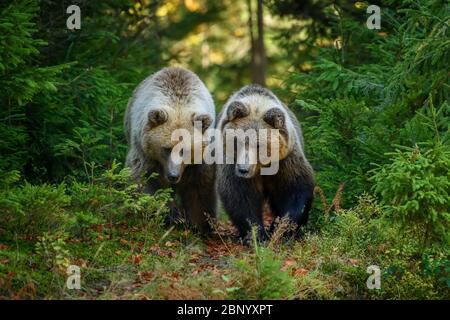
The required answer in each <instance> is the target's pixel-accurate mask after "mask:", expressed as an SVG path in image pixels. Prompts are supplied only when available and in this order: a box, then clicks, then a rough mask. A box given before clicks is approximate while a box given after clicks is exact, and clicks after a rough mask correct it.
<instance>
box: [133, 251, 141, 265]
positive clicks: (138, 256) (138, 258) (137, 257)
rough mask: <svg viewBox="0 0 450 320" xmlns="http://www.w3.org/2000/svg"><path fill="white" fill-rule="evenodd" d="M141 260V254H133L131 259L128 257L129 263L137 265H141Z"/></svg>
mask: <svg viewBox="0 0 450 320" xmlns="http://www.w3.org/2000/svg"><path fill="white" fill-rule="evenodd" d="M141 260H142V254H140V253H139V254H133V255H132V256H131V257H130V261H131V262H132V263H134V264H139V263H141Z"/></svg>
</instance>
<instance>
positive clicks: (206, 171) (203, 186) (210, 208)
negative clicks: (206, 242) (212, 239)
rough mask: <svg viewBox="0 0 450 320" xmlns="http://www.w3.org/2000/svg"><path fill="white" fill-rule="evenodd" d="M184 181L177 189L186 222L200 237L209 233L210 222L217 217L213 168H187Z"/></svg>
mask: <svg viewBox="0 0 450 320" xmlns="http://www.w3.org/2000/svg"><path fill="white" fill-rule="evenodd" d="M184 175H185V176H184V178H185V181H184V183H182V184H180V186H179V187H177V192H178V194H179V195H180V198H181V202H182V205H183V208H184V210H185V214H186V217H187V219H188V221H189V222H190V223H191V224H192V225H194V226H195V227H196V228H197V229H198V231H200V232H201V234H202V235H205V236H207V235H208V234H209V233H211V225H210V222H211V220H213V219H215V218H216V216H217V195H216V190H215V168H214V167H213V166H206V165H198V166H193V167H191V168H187V169H186V172H185V174H184Z"/></svg>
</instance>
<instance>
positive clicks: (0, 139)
mask: <svg viewBox="0 0 450 320" xmlns="http://www.w3.org/2000/svg"><path fill="white" fill-rule="evenodd" d="M71 4H77V5H79V6H80V8H81V29H80V30H72V31H71V30H68V29H67V28H66V20H67V18H68V17H69V14H67V13H66V9H67V7H68V6H69V5H71ZM369 5H378V6H379V7H380V8H381V29H380V30H370V29H369V28H367V26H366V21H367V19H368V17H369V16H370V14H368V13H367V12H366V9H367V7H368V6H369ZM449 10H450V7H449V4H448V3H447V2H446V1H439V0H414V1H413V0H401V1H390V0H385V1H375V0H373V1H369V2H366V1H358V2H355V1H341V0H334V1H331V0H324V1H315V0H305V1H295V0H279V1H275V0H264V1H263V0H246V1H244V0H224V1H207V0H184V1H182V0H168V1H156V0H139V1H136V0H107V1H87V0H86V1H52V0H40V1H38V0H15V1H2V2H1V4H0V104H1V107H0V154H1V158H0V296H3V297H6V298H44V297H45V298H80V297H81V298H92V297H94V298H96V297H101V298H118V297H126V298H142V297H146V298H204V299H208V298H247V299H252V298H388V299H396V298H413V299H414V298H426V299H428V298H429V299H436V298H441V299H442V298H447V299H448V298H449V297H450V296H449V287H450V277H449V271H450V263H449V256H450V252H449V244H450V236H449V221H450V170H449V168H450V141H449V137H450V136H449V126H450V106H449V102H448V101H449V68H448V65H449V63H450V51H449V48H450V37H449V19H450V11H449ZM173 65H181V66H184V67H186V68H189V69H191V70H192V71H194V72H196V73H197V74H198V75H199V76H200V77H201V78H202V79H203V80H204V81H205V83H206V85H207V86H208V88H209V89H210V90H211V92H212V94H213V97H214V99H215V102H216V109H217V111H219V110H220V108H221V106H222V104H223V103H224V102H225V100H226V99H227V97H228V96H229V95H230V94H231V93H232V92H233V91H235V90H237V89H239V88H240V87H241V86H243V85H245V84H248V83H251V82H254V83H260V84H263V85H266V86H267V87H269V88H270V89H271V90H273V91H274V92H275V93H276V94H277V95H279V97H280V98H281V99H282V100H283V101H284V102H285V103H286V104H287V105H288V106H289V107H290V108H291V110H293V111H294V112H295V113H296V114H297V115H298V118H299V120H300V122H301V123H302V127H303V131H304V137H305V142H306V155H307V157H308V158H309V160H310V162H311V163H312V165H313V167H314V169H315V171H316V179H317V185H318V187H317V188H316V201H315V203H314V209H313V214H312V217H311V221H310V223H309V225H308V227H307V236H306V237H305V239H303V240H302V241H301V242H293V241H291V242H288V243H286V242H282V241H281V240H279V239H274V240H272V243H270V244H269V245H268V246H259V245H258V244H255V247H254V248H250V249H248V248H244V249H241V248H240V249H239V250H235V249H233V248H234V246H239V244H237V243H236V240H232V239H231V238H230V239H231V240H230V239H228V238H227V239H228V240H227V239H225V240H224V237H221V238H220V241H218V242H206V243H204V242H203V241H202V240H200V239H199V238H198V237H197V236H196V235H195V234H192V233H191V232H190V231H189V230H188V229H183V230H179V229H178V228H175V229H173V228H170V229H169V230H167V228H165V227H164V226H163V224H162V223H161V220H162V219H161V216H162V215H164V211H165V209H164V207H165V203H166V202H167V201H168V199H169V198H170V196H171V194H170V190H166V191H164V192H161V193H160V194H157V195H155V196H149V195H144V194H140V193H139V191H137V190H136V188H134V187H135V186H133V185H131V186H130V185H129V183H128V172H127V170H126V169H123V166H122V164H121V163H123V161H124V157H125V152H126V147H127V146H126V141H125V138H124V134H123V126H122V119H123V115H124V111H125V108H126V104H127V101H128V99H129V97H130V96H131V93H132V91H133V89H134V88H135V87H136V86H137V85H138V84H139V82H140V81H142V80H143V79H144V78H146V77H147V76H148V75H149V74H151V73H152V72H155V71H157V70H159V69H161V68H162V67H164V66H173ZM221 224H223V225H221ZM227 226H228V224H227V221H226V219H225V218H223V219H222V221H221V222H219V226H218V230H217V232H218V233H219V234H220V233H221V232H225V234H227V232H228V229H227V228H228V227H227ZM130 230H131V231H130ZM149 230H151V232H150V231H149ZM233 241H234V242H233ZM221 250H222V251H221ZM219 253H220V256H221V257H218V256H215V254H216V255H219ZM222 256H223V257H222ZM202 259H203V260H202ZM205 259H206V260H205ZM221 259H222V260H223V261H222V260H221ZM205 261H206V262H205ZM211 261H212V262H211ZM217 261H219V262H220V263H219V262H217ZM70 264H75V265H80V266H83V268H84V270H86V271H85V272H87V274H86V275H85V277H84V278H83V281H84V282H83V284H84V285H83V287H82V289H81V290H78V291H77V290H75V291H73V290H72V291H71V290H68V289H67V288H66V287H65V282H66V274H65V272H66V271H65V270H66V268H67V266H68V265H70ZM191 264H192V265H191ZM372 264H375V265H378V266H380V268H381V270H382V285H381V289H379V290H369V289H367V288H366V285H365V283H366V278H367V277H368V276H369V275H368V274H367V273H366V268H367V266H369V265H372ZM105 268H106V269H105ZM186 268H187V269H186ZM104 270H109V271H108V272H104ZM192 274H194V275H196V276H192ZM136 279H138V280H136ZM124 283H125V284H124ZM130 283H131V284H130ZM136 283H138V284H139V285H136ZM205 284H206V286H205ZM182 293H183V294H184V295H183V294H182Z"/></svg>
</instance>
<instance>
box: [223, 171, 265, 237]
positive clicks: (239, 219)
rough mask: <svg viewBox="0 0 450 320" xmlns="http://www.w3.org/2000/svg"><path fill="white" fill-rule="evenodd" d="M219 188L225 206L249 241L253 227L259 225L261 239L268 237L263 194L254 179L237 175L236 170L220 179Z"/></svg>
mask: <svg viewBox="0 0 450 320" xmlns="http://www.w3.org/2000/svg"><path fill="white" fill-rule="evenodd" d="M219 181H220V183H219V185H218V190H219V194H220V198H221V200H222V203H223V206H224V209H225V211H226V212H227V214H228V215H229V216H230V219H231V221H232V222H233V224H234V225H235V226H236V228H237V229H238V231H239V236H240V237H241V238H242V239H243V240H244V241H245V242H247V243H249V242H250V240H251V228H252V226H256V227H257V232H258V234H257V237H258V240H259V241H265V240H267V239H268V235H267V232H266V230H265V228H264V223H263V219H262V206H263V201H264V199H263V195H262V193H261V192H260V191H259V190H258V188H257V187H256V185H255V181H254V180H253V179H245V178H240V177H236V176H235V175H234V170H231V172H230V173H229V174H228V175H226V176H225V175H224V176H223V177H222V179H219Z"/></svg>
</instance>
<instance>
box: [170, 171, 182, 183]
mask: <svg viewBox="0 0 450 320" xmlns="http://www.w3.org/2000/svg"><path fill="white" fill-rule="evenodd" d="M179 178H180V175H179V174H178V173H175V172H169V174H168V175H167V179H168V180H169V181H170V182H172V183H175V182H177V181H178V179H179Z"/></svg>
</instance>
